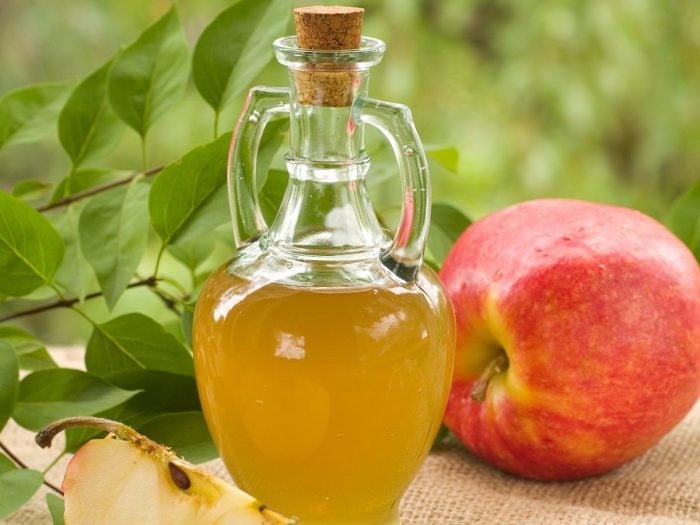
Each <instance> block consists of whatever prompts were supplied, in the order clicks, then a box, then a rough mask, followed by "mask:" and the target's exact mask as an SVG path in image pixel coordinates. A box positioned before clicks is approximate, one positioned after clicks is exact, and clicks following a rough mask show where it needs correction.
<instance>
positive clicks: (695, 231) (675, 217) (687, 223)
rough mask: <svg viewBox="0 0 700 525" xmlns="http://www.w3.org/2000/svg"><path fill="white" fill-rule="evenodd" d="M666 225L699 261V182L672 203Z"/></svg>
mask: <svg viewBox="0 0 700 525" xmlns="http://www.w3.org/2000/svg"><path fill="white" fill-rule="evenodd" d="M666 224H667V225H668V227H669V228H670V229H671V231H672V232H673V233H675V234H676V235H677V236H678V238H679V239H680V240H682V241H683V242H684V243H685V244H686V246H688V248H690V251H691V252H693V254H694V255H695V258H696V259H697V260H698V261H700V182H697V183H696V184H695V185H694V186H692V187H691V188H690V189H689V190H688V191H687V192H685V193H684V194H683V195H681V196H680V197H679V198H678V199H677V200H676V201H675V202H674V203H673V206H672V207H671V211H670V212H669V215H668V218H667V219H666Z"/></svg>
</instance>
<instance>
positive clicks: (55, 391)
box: [12, 368, 135, 431]
mask: <svg viewBox="0 0 700 525" xmlns="http://www.w3.org/2000/svg"><path fill="white" fill-rule="evenodd" d="M134 394H135V392H128V391H126V390H122V389H120V388H117V387H115V386H113V385H111V384H109V383H107V382H105V381H103V380H102V379H100V378H99V377H97V376H95V375H92V374H89V373H87V372H82V371H80V370H72V369H70V368H52V369H49V370H38V371H36V372H32V373H31V374H29V375H28V376H27V377H25V378H24V379H22V381H20V384H19V396H18V398H17V403H16V404H15V410H14V413H13V414H12V418H13V419H14V420H15V421H16V422H17V423H18V424H19V425H21V426H23V427H24V428H27V429H29V430H34V431H39V430H41V428H42V427H43V426H45V425H48V424H49V423H51V422H52V421H55V420H57V419H60V418H62V417H69V416H79V415H95V414H98V413H100V412H102V411H104V410H107V409H110V408H112V407H115V406H117V405H120V404H121V403H123V402H124V401H126V400H127V399H129V398H131V397H133V396H134Z"/></svg>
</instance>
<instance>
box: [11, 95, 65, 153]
mask: <svg viewBox="0 0 700 525" xmlns="http://www.w3.org/2000/svg"><path fill="white" fill-rule="evenodd" d="M68 88H69V85H68V84H67V83H63V82H61V83H58V82H53V83H47V84H35V85H33V86H27V87H23V88H20V89H16V90H14V91H10V92H9V93H7V94H5V96H3V97H2V98H1V99H0V149H1V148H2V147H3V146H5V145H6V144H21V143H24V142H34V141H37V140H39V139H42V138H44V137H45V136H46V135H48V134H49V133H51V132H52V131H53V130H54V129H55V126H56V116H57V115H58V112H59V111H60V110H61V105H62V104H63V101H64V100H65V99H66V96H67V95H68Z"/></svg>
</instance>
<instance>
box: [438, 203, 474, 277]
mask: <svg viewBox="0 0 700 525" xmlns="http://www.w3.org/2000/svg"><path fill="white" fill-rule="evenodd" d="M470 224H471V221H470V220H469V218H468V217H467V216H466V215H464V214H463V213H462V212H461V211H459V210H458V209H457V208H455V207H454V206H451V205H449V204H437V203H436V204H433V206H432V210H431V218H430V232H429V234H428V250H429V251H430V254H431V255H432V256H433V258H434V259H435V261H436V262H437V263H442V261H443V260H444V259H445V257H447V254H448V253H449V251H450V249H451V248H452V245H453V244H454V243H455V241H456V240H457V238H458V237H459V236H460V235H461V234H462V232H463V231H464V230H466V229H467V227H468V226H469V225H470Z"/></svg>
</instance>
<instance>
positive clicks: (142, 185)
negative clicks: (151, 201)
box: [78, 180, 149, 309]
mask: <svg viewBox="0 0 700 525" xmlns="http://www.w3.org/2000/svg"><path fill="white" fill-rule="evenodd" d="M148 191H149V186H148V183H146V182H144V181H138V180H134V181H133V182H132V183H131V184H129V185H127V186H120V187H118V188H115V189H113V190H110V191H106V192H104V193H100V194H99V195H97V196H96V197H93V198H92V199H91V200H90V202H89V203H88V204H87V206H85V209H84V210H83V212H82V213H81V214H80V222H79V224H78V231H79V232H80V247H81V249H82V251H83V255H84V256H85V259H86V260H87V261H88V262H89V263H90V265H91V266H92V268H93V270H95V275H96V276H97V281H98V282H99V283H100V288H101V289H102V292H103V293H104V298H105V301H106V302H107V306H108V307H109V308H110V309H111V308H113V307H114V305H115V304H116V302H117V300H118V299H119V297H120V296H121V294H122V293H123V292H124V290H126V287H127V285H128V284H129V281H131V278H132V277H133V276H134V273H135V272H136V268H137V267H138V265H139V262H140V261H141V258H142V257H143V253H144V252H145V251H146V241H147V239H148V208H147V202H148Z"/></svg>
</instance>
